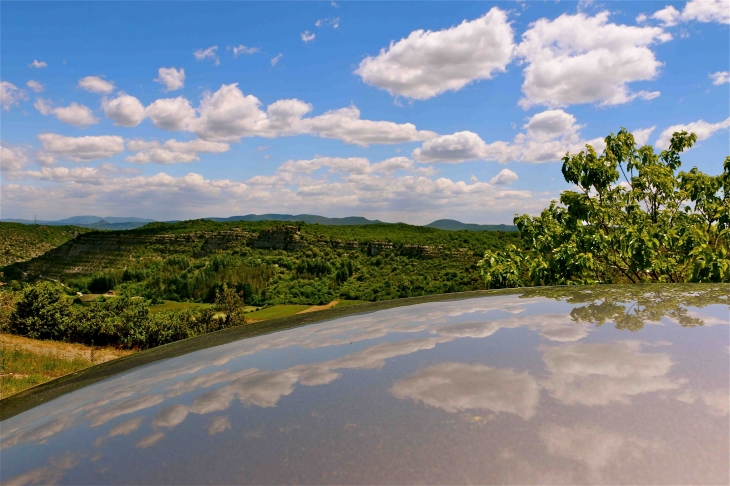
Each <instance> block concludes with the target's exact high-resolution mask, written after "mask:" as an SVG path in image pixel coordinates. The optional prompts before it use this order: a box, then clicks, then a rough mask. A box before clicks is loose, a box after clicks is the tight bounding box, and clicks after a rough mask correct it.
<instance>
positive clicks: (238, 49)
mask: <svg viewBox="0 0 730 486" xmlns="http://www.w3.org/2000/svg"><path fill="white" fill-rule="evenodd" d="M257 52H261V48H260V47H246V46H244V45H243V44H240V45H237V46H235V47H234V48H233V57H238V56H240V55H248V54H256V53H257Z"/></svg>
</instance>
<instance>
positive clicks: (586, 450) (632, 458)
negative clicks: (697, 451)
mask: <svg viewBox="0 0 730 486" xmlns="http://www.w3.org/2000/svg"><path fill="white" fill-rule="evenodd" d="M540 439H541V440H542V442H543V444H545V446H546V447H547V450H548V452H549V453H550V454H552V455H554V456H557V457H560V458H563V459H567V460H569V461H576V462H579V463H582V464H583V465H584V466H586V467H587V468H588V469H589V470H590V471H591V472H592V473H593V474H594V476H593V479H598V478H597V476H595V475H596V474H597V473H599V472H602V471H604V470H606V468H609V467H611V466H613V467H616V466H618V465H620V466H624V467H626V464H627V463H631V462H638V461H640V460H641V459H642V458H645V457H646V456H647V455H649V454H656V453H657V452H662V451H663V450H665V449H666V446H665V445H664V444H663V443H661V442H660V441H657V440H652V441H650V440H645V439H641V438H638V437H634V436H631V435H623V434H618V433H616V432H611V431H608V430H604V429H602V428H600V427H598V426H595V425H590V426H586V425H576V426H572V427H562V426H560V425H555V424H550V425H547V426H545V427H542V428H541V430H540ZM597 482H601V483H603V482H611V481H602V480H598V481H597Z"/></svg>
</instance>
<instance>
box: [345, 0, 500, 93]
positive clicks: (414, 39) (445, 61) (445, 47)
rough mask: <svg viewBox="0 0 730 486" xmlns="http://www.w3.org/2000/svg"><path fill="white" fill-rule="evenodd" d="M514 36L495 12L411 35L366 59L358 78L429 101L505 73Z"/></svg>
mask: <svg viewBox="0 0 730 486" xmlns="http://www.w3.org/2000/svg"><path fill="white" fill-rule="evenodd" d="M513 37H514V34H513V32H512V27H511V26H510V24H509V22H508V21H507V14H506V12H504V11H502V10H500V9H499V8H497V7H494V8H492V9H491V10H490V11H489V12H488V13H487V14H485V15H484V16H482V17H480V18H478V19H476V20H472V21H467V20H465V21H463V22H462V23H461V24H459V25H458V26H456V27H451V28H449V29H444V30H440V31H438V32H432V31H430V30H429V31H423V30H416V31H414V32H411V34H410V35H409V36H408V37H406V38H405V39H401V40H400V41H398V42H391V44H390V46H389V47H388V48H387V49H385V48H384V49H381V51H380V53H379V54H378V55H377V56H370V57H367V58H365V59H364V60H363V61H362V62H361V63H360V65H359V67H358V68H357V70H356V71H355V74H357V75H359V76H360V77H361V78H362V80H363V81H364V82H365V83H367V84H370V85H373V86H376V87H378V88H381V89H385V90H387V91H388V92H389V93H390V94H392V95H401V96H405V97H407V98H414V99H419V100H425V99H428V98H433V97H434V96H437V95H439V94H441V93H444V92H446V91H458V90H460V89H461V88H463V87H464V86H466V85H467V84H469V83H471V82H473V81H478V80H482V79H491V78H492V77H493V76H494V75H495V73H497V72H504V71H505V70H506V67H507V64H509V62H510V60H511V56H512V50H513V48H514V41H513Z"/></svg>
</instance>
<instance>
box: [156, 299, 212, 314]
mask: <svg viewBox="0 0 730 486" xmlns="http://www.w3.org/2000/svg"><path fill="white" fill-rule="evenodd" d="M208 307H213V304H198V303H196V302H175V301H174V300H166V301H164V302H163V303H162V304H155V305H151V306H150V312H160V311H167V310H181V309H204V308H208Z"/></svg>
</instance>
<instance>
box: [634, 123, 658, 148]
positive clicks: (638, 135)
mask: <svg viewBox="0 0 730 486" xmlns="http://www.w3.org/2000/svg"><path fill="white" fill-rule="evenodd" d="M655 128H656V126H652V127H648V128H639V129H638V130H634V131H632V132H631V134H632V135H633V136H634V142H635V143H636V145H638V146H639V147H643V146H644V145H645V144H646V142H648V141H649V137H650V136H651V134H652V132H653V131H654V129H655Z"/></svg>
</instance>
